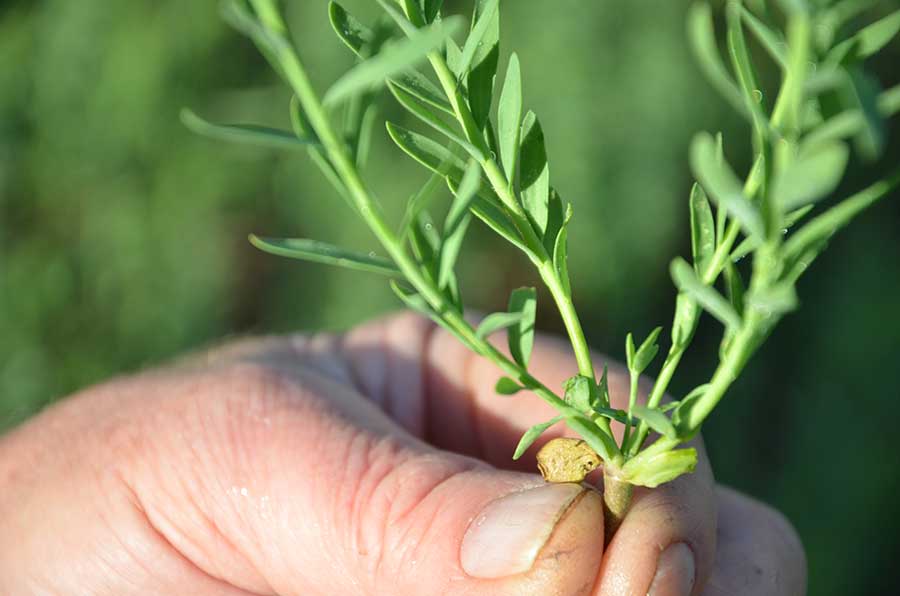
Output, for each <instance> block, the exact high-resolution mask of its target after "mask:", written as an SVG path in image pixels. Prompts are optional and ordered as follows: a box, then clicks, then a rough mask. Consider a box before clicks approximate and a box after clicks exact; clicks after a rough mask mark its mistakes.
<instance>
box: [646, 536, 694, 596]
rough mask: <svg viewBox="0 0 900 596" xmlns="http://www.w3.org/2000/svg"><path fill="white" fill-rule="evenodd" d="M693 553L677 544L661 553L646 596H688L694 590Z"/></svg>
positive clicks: (684, 546) (683, 544)
mask: <svg viewBox="0 0 900 596" xmlns="http://www.w3.org/2000/svg"><path fill="white" fill-rule="evenodd" d="M694 573H695V569H694V552H693V551H692V550H691V548H690V547H689V546H688V545H687V544H685V543H683V542H679V543H677V544H673V545H672V546H670V547H669V548H667V549H666V550H664V551H663V553H662V554H661V555H660V556H659V562H658V563H657V564H656V575H655V576H653V583H652V584H650V591H649V592H648V593H647V596H690V593H691V590H693V589H694Z"/></svg>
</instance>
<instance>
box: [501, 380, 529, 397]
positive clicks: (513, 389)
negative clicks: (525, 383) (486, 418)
mask: <svg viewBox="0 0 900 596" xmlns="http://www.w3.org/2000/svg"><path fill="white" fill-rule="evenodd" d="M524 389H525V388H524V387H522V386H521V385H519V384H518V383H517V382H515V381H513V380H512V379H510V378H509V377H500V378H499V379H498V380H497V384H496V385H494V391H495V392H496V393H498V394H499V395H515V394H516V393H518V392H519V391H523V390H524Z"/></svg>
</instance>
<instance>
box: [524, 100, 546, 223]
mask: <svg viewBox="0 0 900 596" xmlns="http://www.w3.org/2000/svg"><path fill="white" fill-rule="evenodd" d="M519 159H520V160H521V165H520V166H519V168H520V173H519V186H520V188H521V195H522V203H523V205H522V206H523V207H524V208H525V211H526V212H527V213H528V215H529V216H530V217H531V219H532V221H533V222H534V225H535V228H536V229H537V231H538V233H539V234H540V235H541V236H542V237H543V235H544V233H545V231H546V230H547V219H548V206H549V200H550V166H549V164H548V163H547V148H546V145H545V142H544V131H543V129H542V128H541V123H540V121H538V119H537V116H535V114H534V112H528V113H527V114H526V115H525V121H524V122H523V123H522V146H521V154H520V158H519Z"/></svg>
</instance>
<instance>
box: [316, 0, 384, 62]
mask: <svg viewBox="0 0 900 596" xmlns="http://www.w3.org/2000/svg"><path fill="white" fill-rule="evenodd" d="M328 19H329V20H330V21H331V27H332V28H333V29H334V32H335V33H336V34H337V36H338V37H339V38H340V39H341V41H343V42H344V44H345V45H346V46H347V47H348V48H350V50H351V51H352V52H353V53H354V54H356V55H357V56H360V57H362V50H363V48H364V47H365V46H366V45H368V44H370V43H371V42H372V40H373V39H374V38H375V35H374V33H373V32H372V30H371V29H369V28H368V27H366V26H365V25H363V24H362V23H360V22H359V21H358V20H356V18H355V17H354V16H353V15H351V14H350V13H349V12H347V11H346V10H345V9H344V7H343V6H341V5H340V4H338V3H337V2H329V3H328Z"/></svg>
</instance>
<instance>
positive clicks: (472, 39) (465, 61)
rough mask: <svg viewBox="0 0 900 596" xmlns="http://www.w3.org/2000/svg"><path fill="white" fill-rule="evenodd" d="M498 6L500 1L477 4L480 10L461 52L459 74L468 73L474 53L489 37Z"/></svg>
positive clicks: (492, 0) (486, 1)
mask: <svg viewBox="0 0 900 596" xmlns="http://www.w3.org/2000/svg"><path fill="white" fill-rule="evenodd" d="M499 6H500V0H485V1H484V2H481V3H479V9H480V10H479V11H478V12H477V13H476V17H477V18H476V19H475V21H474V23H473V26H472V31H471V33H469V37H468V38H466V43H465V45H464V46H463V50H462V57H461V58H460V61H459V65H458V66H457V68H459V71H460V73H461V74H462V73H468V72H469V68H470V67H471V66H472V64H473V61H474V60H475V55H476V52H478V50H479V49H480V48H482V47H484V44H485V37H488V36H489V33H490V31H491V29H492V28H493V27H494V22H495V17H496V16H497V10H498V8H499Z"/></svg>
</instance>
